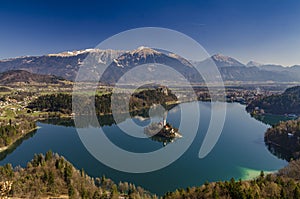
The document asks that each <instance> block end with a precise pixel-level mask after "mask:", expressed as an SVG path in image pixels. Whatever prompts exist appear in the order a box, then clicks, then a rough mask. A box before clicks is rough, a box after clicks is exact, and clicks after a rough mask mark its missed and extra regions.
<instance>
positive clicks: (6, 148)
mask: <svg viewBox="0 0 300 199" xmlns="http://www.w3.org/2000/svg"><path fill="white" fill-rule="evenodd" d="M34 122H37V121H34ZM39 128H40V127H38V126H37V127H35V128H33V129H30V130H29V131H27V132H25V133H22V134H21V135H20V137H18V138H17V139H16V140H14V141H13V142H11V143H10V144H9V145H7V146H3V147H0V153H3V152H5V151H6V150H8V149H9V148H10V147H12V146H13V145H14V144H15V143H16V142H18V141H19V140H21V139H22V138H24V137H25V136H26V135H28V134H30V133H32V132H33V131H35V130H37V129H39Z"/></svg>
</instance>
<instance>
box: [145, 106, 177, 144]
mask: <svg viewBox="0 0 300 199" xmlns="http://www.w3.org/2000/svg"><path fill="white" fill-rule="evenodd" d="M144 131H145V134H146V135H147V136H149V137H151V138H152V139H153V140H155V141H159V142H163V144H164V145H166V144H168V143H170V142H173V141H174V139H176V138H181V137H182V135H181V134H180V133H179V131H178V129H177V128H175V127H173V126H172V125H171V124H169V123H167V111H165V113H164V118H163V121H162V122H157V123H156V122H153V123H151V124H150V125H149V126H147V127H146V128H145V130H144Z"/></svg>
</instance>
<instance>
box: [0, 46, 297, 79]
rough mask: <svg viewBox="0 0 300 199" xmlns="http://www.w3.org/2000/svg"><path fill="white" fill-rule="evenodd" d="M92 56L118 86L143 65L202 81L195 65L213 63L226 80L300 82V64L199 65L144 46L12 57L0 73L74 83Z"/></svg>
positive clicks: (0, 63)
mask: <svg viewBox="0 0 300 199" xmlns="http://www.w3.org/2000/svg"><path fill="white" fill-rule="evenodd" d="M88 55H90V56H89V57H93V61H94V63H90V64H89V65H90V68H89V69H88V70H89V71H90V72H91V74H93V73H97V67H98V68H101V67H104V66H106V65H109V66H108V68H107V70H106V71H105V72H104V73H103V77H102V80H103V81H104V82H106V83H114V82H115V81H117V80H118V79H119V78H120V77H121V76H122V75H123V74H125V73H126V72H127V71H129V70H131V69H132V68H134V67H135V66H138V65H141V64H163V65H167V66H170V67H172V68H174V69H175V70H176V71H178V72H180V73H181V74H183V76H184V77H185V78H187V79H188V80H189V81H192V82H201V81H203V79H202V78H201V77H200V76H199V74H198V73H197V70H196V69H195V68H194V66H196V67H197V68H199V69H201V70H204V71H206V70H208V69H209V68H210V67H211V64H212V62H211V61H213V62H214V63H215V64H216V66H217V67H218V69H219V71H220V73H221V76H222V78H223V80H224V81H275V82H294V81H299V80H300V65H295V66H291V67H283V66H280V65H270V64H260V63H257V62H255V61H250V62H249V63H247V64H243V63H241V62H239V61H238V60H236V59H234V58H232V57H228V56H224V55H221V54H216V55H213V56H212V57H211V59H210V60H203V61H200V62H199V61H198V62H195V61H192V60H186V59H184V58H182V57H180V56H179V55H176V54H173V53H169V52H166V51H160V50H157V49H151V48H147V47H140V48H138V49H135V50H132V51H124V50H101V49H85V50H79V51H73V52H63V53H58V54H48V55H43V56H26V57H17V58H11V59H6V60H0V72H6V71H10V70H26V71H29V72H31V73H36V74H43V75H55V76H59V77H63V78H65V79H68V80H72V81H73V80H75V78H76V75H77V72H78V70H79V68H80V67H81V66H82V65H84V64H87V62H88V61H89V59H85V58H86V57H87V56H88ZM153 70H155V67H152V68H149V73H151V72H153Z"/></svg>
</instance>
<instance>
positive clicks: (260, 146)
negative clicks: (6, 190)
mask: <svg viewBox="0 0 300 199" xmlns="http://www.w3.org/2000/svg"><path fill="white" fill-rule="evenodd" d="M194 103H198V104H199V107H200V113H201V120H200V128H199V130H198V133H197V135H196V138H195V140H194V141H193V143H192V145H191V146H190V147H189V149H188V150H187V151H186V152H185V153H184V154H183V155H182V156H181V157H180V158H179V159H178V160H176V161H175V162H173V163H172V164H170V165H169V166H167V167H165V168H163V169H161V170H158V171H153V172H148V173H141V174H132V173H126V172H121V171H117V170H115V169H112V168H110V167H107V166H105V165H104V164H102V163H100V162H99V161H98V160H96V159H95V158H94V157H93V156H92V155H91V154H90V153H89V152H88V151H87V149H86V148H85V147H84V146H83V144H82V142H81V140H80V138H79V136H78V133H77V131H76V128H74V127H73V126H64V125H57V124H56V125H54V124H49V123H44V122H43V123H42V122H38V126H39V127H40V128H39V129H38V130H37V131H36V133H35V134H34V135H33V136H32V137H30V138H28V139H26V140H24V141H23V142H22V143H21V144H20V145H19V146H18V147H17V148H16V149H15V150H14V151H12V152H11V153H10V154H7V155H6V156H3V157H4V159H2V160H1V162H0V164H1V165H4V164H6V163H12V164H13V165H14V166H17V165H21V166H26V163H27V162H28V161H30V160H31V159H32V158H33V155H34V154H35V153H46V152H47V151H48V150H49V149H51V150H52V151H53V152H56V153H58V154H60V155H62V156H64V157H65V158H66V159H67V160H68V161H70V162H71V163H72V164H73V165H74V166H75V167H76V168H78V169H81V168H84V170H85V171H86V173H87V174H89V175H90V176H93V177H101V176H102V175H105V176H106V177H109V178H111V179H112V180H114V181H115V182H116V183H118V182H119V181H127V182H131V183H134V184H136V185H139V186H142V187H143V188H145V189H147V190H149V191H151V192H152V193H156V194H159V195H161V194H164V193H165V192H167V191H174V190H175V189H176V188H186V187H188V186H197V185H201V184H203V183H204V182H206V181H209V182H210V181H219V180H230V178H232V177H234V178H235V179H240V178H241V179H245V178H247V177H250V176H249V175H248V176H247V174H250V173H251V171H261V170H264V171H275V170H278V169H280V168H282V167H284V166H285V165H287V162H286V161H285V160H281V159H279V158H277V157H276V156H274V155H273V154H271V153H270V152H269V151H268V149H267V147H266V146H265V143H264V133H265V131H266V130H267V128H269V127H270V126H269V125H267V124H264V123H262V122H260V121H258V120H255V119H254V118H252V117H251V116H250V115H249V114H248V113H247V112H246V111H245V106H243V105H240V104H237V103H229V104H227V115H226V120H225V125H224V128H223V131H222V134H221V136H220V138H219V140H218V142H217V144H216V146H215V147H214V148H213V150H212V151H211V152H210V153H209V154H208V156H206V157H205V158H203V159H199V158H198V153H199V149H200V146H201V144H202V141H203V138H204V136H205V132H206V130H207V128H208V124H209V119H210V103H209V102H191V103H185V104H182V105H181V108H183V109H184V108H185V109H188V108H189V107H190V106H192V105H194ZM191 111H193V110H192V109H191ZM128 120H129V119H127V120H125V121H123V123H124V125H126V123H128ZM134 121H135V122H136V123H138V124H142V125H145V124H147V123H149V122H148V121H147V120H143V121H140V120H139V119H134ZM179 121H180V109H179V108H178V106H177V107H174V108H173V109H171V110H170V111H169V113H168V122H169V123H170V124H172V125H173V126H174V127H178V123H179ZM103 129H104V131H105V134H106V135H107V137H109V139H110V140H111V141H113V142H114V143H115V144H116V145H118V146H120V147H122V148H125V149H128V150H131V151H134V152H146V151H152V150H157V149H159V148H161V147H163V144H162V143H161V142H157V141H154V140H151V139H134V138H132V137H130V136H128V135H125V134H124V133H122V131H121V130H120V129H119V128H118V126H116V125H115V124H112V123H110V125H104V126H103ZM179 130H180V129H179ZM181 133H182V134H183V138H181V139H185V137H184V134H185V133H187V132H181ZM170 144H176V142H174V143H170ZM107 153H109V151H107Z"/></svg>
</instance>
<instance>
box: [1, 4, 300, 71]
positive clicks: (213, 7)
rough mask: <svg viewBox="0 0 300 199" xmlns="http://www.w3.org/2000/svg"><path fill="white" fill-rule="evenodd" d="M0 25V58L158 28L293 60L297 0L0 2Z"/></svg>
mask: <svg viewBox="0 0 300 199" xmlns="http://www.w3.org/2000/svg"><path fill="white" fill-rule="evenodd" d="M0 25H1V28H0V59H3V58H8V57H16V56H23V55H42V54H48V53H56V52H61V51H66V50H75V49H84V48H90V47H94V46H96V45H97V44H98V43H99V42H101V41H102V40H104V39H106V38H108V37H110V36H112V35H114V34H116V33H119V32H121V31H124V30H128V29H131V28H137V27H145V26H158V27H165V28H171V29H174V30H177V31H180V32H182V33H185V34H187V35H188V36H190V37H192V38H194V39H195V40H197V41H198V42H199V43H200V44H202V45H203V47H204V48H205V49H206V50H207V51H208V52H209V53H210V54H215V53H222V54H225V55H229V56H232V57H234V58H237V59H239V60H240V61H242V62H248V61H249V60H255V61H258V62H263V63H277V64H283V65H294V64H300V1H299V0H198V1H196V0H195V1H178V0H157V1H155V0H152V1H144V0H139V1H132V0H110V1H74V0H73V1H56V0H51V1H47V0H45V1H41V0H36V1H34V0H26V1H22V0H19V1H16V0H4V1H0Z"/></svg>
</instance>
